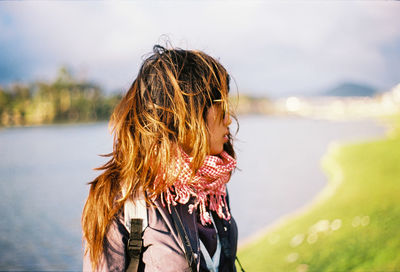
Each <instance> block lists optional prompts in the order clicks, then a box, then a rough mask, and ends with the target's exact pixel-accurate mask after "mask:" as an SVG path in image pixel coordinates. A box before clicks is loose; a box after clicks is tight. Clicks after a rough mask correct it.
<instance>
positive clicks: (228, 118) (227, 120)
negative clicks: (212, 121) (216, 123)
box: [224, 113, 232, 126]
mask: <svg viewBox="0 0 400 272" xmlns="http://www.w3.org/2000/svg"><path fill="white" fill-rule="evenodd" d="M230 124H232V119H231V115H230V114H229V113H227V114H225V117H224V125H225V126H229V125H230Z"/></svg>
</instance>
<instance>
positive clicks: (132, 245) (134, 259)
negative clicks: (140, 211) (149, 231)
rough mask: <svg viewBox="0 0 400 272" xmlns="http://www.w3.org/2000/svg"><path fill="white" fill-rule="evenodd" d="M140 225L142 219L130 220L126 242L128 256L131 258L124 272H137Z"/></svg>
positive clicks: (140, 245) (140, 242)
mask: <svg viewBox="0 0 400 272" xmlns="http://www.w3.org/2000/svg"><path fill="white" fill-rule="evenodd" d="M142 225H143V219H141V218H132V219H131V232H130V234H129V240H128V245H127V246H128V254H129V257H130V258H131V261H130V263H129V266H128V268H127V269H126V272H137V271H138V268H139V261H140V253H141V251H142Z"/></svg>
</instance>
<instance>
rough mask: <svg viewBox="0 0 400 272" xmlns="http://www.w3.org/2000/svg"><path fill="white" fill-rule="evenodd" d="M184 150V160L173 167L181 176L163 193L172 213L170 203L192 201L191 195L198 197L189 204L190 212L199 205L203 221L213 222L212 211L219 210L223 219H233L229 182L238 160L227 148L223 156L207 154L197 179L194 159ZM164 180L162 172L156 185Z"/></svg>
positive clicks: (205, 222)
mask: <svg viewBox="0 0 400 272" xmlns="http://www.w3.org/2000/svg"><path fill="white" fill-rule="evenodd" d="M181 152H182V159H178V160H177V162H176V165H175V167H172V169H171V170H170V171H171V173H170V174H172V175H174V176H177V179H176V181H175V183H174V185H172V186H170V187H168V188H166V189H165V190H164V191H163V192H162V193H161V202H162V204H163V205H164V206H165V202H166V203H167V205H168V210H169V212H171V209H170V205H171V204H172V205H174V206H176V205H177V204H178V203H180V204H186V203H188V201H189V199H190V197H191V196H194V197H195V201H194V204H190V205H189V213H192V212H193V210H194V209H197V207H199V211H200V220H201V223H202V224H203V225H206V224H207V223H208V224H210V223H211V217H210V214H209V213H208V212H207V206H208V208H209V209H210V210H211V211H215V212H217V214H218V216H219V217H220V218H223V219H225V220H229V219H230V218H231V215H230V213H229V210H228V208H227V207H228V206H227V203H226V183H228V181H229V179H230V176H231V172H232V170H233V169H235V167H236V160H235V159H234V158H232V157H231V156H230V155H229V154H228V153H226V152H225V151H223V152H222V153H221V154H220V156H221V158H220V157H218V156H206V158H205V160H204V163H203V165H202V166H201V167H200V169H199V170H198V171H197V172H196V174H195V175H194V177H193V179H191V176H192V169H191V168H190V163H191V161H192V158H191V157H189V156H188V155H187V154H186V153H185V152H183V151H181ZM162 182H163V177H162V175H158V176H157V177H156V179H155V180H154V184H155V185H158V184H160V183H162Z"/></svg>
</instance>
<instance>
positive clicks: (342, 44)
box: [0, 0, 400, 97]
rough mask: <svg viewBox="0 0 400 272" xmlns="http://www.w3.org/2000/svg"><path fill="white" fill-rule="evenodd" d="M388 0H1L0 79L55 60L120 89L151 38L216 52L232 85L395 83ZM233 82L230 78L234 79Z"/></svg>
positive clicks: (292, 89)
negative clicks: (83, 0)
mask: <svg viewBox="0 0 400 272" xmlns="http://www.w3.org/2000/svg"><path fill="white" fill-rule="evenodd" d="M399 18H400V2H398V1H397V2H396V1H305V2H300V1H279V2H275V1H272V2H271V1H222V0H220V1H199V0H192V1H190V0H187V1H109V2H107V1H103V2H97V1H88V2H80V1H53V2H51V1H26V2H25V1H17V2H12V1H1V2H0V84H3V85H4V84H9V83H11V82H15V81H23V82H30V81H33V80H51V79H53V78H54V77H55V75H56V73H57V70H58V69H59V68H60V67H61V66H67V67H69V68H70V69H71V71H73V72H74V73H75V74H76V75H77V76H78V77H81V78H86V79H88V80H90V81H93V82H96V83H98V84H100V85H101V86H103V88H104V89H105V90H106V91H124V90H126V89H127V88H128V87H129V86H130V84H131V83H132V81H133V80H134V78H135V76H136V74H137V72H138V69H139V67H140V65H141V63H142V61H143V58H144V57H145V56H148V54H149V53H151V50H152V47H153V45H154V44H157V43H159V44H162V45H165V44H166V42H168V43H169V44H171V45H172V46H175V47H180V48H183V49H197V50H202V51H204V52H206V53H208V54H210V55H211V56H213V57H215V58H217V59H219V61H220V62H221V63H222V64H223V65H224V66H225V67H226V69H227V70H228V72H229V73H230V74H231V76H232V77H233V78H234V81H235V84H236V86H237V90H238V91H239V93H246V94H252V95H257V96H267V97H283V96H288V95H311V94H316V93H320V92H323V91H326V90H327V89H330V88H333V87H335V86H336V85H338V84H340V83H342V82H355V83H362V84H367V85H371V86H372V87H375V88H377V89H378V90H380V91H386V90H388V89H390V88H391V87H393V86H394V85H396V84H397V83H400V19H399ZM234 88H236V87H234Z"/></svg>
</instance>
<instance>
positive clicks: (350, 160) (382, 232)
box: [238, 118, 400, 272]
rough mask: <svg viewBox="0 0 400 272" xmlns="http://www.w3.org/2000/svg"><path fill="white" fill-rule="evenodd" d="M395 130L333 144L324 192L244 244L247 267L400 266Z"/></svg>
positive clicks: (399, 143) (398, 139)
mask: <svg viewBox="0 0 400 272" xmlns="http://www.w3.org/2000/svg"><path fill="white" fill-rule="evenodd" d="M393 120H400V119H397V118H394V119H393ZM393 131H396V132H398V131H399V130H398V128H397V129H394V130H393ZM394 135H395V134H393V133H392V134H391V137H390V138H388V139H383V140H379V141H374V142H366V143H359V144H349V145H343V146H333V147H332V148H330V150H329V152H328V153H327V154H326V156H325V157H324V159H323V167H324V169H325V171H326V172H327V174H328V176H329V180H330V182H329V184H328V185H327V188H326V190H325V191H324V192H323V193H322V194H323V197H320V200H319V201H317V202H316V203H315V205H313V206H312V207H311V208H310V209H308V210H307V211H306V212H304V213H302V214H301V215H298V216H296V217H293V218H291V219H289V220H287V221H286V222H285V223H284V224H281V225H280V226H279V227H276V228H275V229H272V230H270V231H269V232H267V233H266V234H265V235H264V236H262V237H261V238H259V239H258V240H257V241H256V242H254V243H252V244H248V245H246V246H245V247H243V248H241V249H240V251H239V254H238V255H239V258H240V260H241V262H242V265H243V266H244V267H245V269H246V271H279V272H282V271H284V272H285V271H299V272H305V271H316V272H322V271H338V272H339V271H400V254H399V252H400V238H399V237H400V216H399V215H400V136H399V134H396V135H397V136H394Z"/></svg>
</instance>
